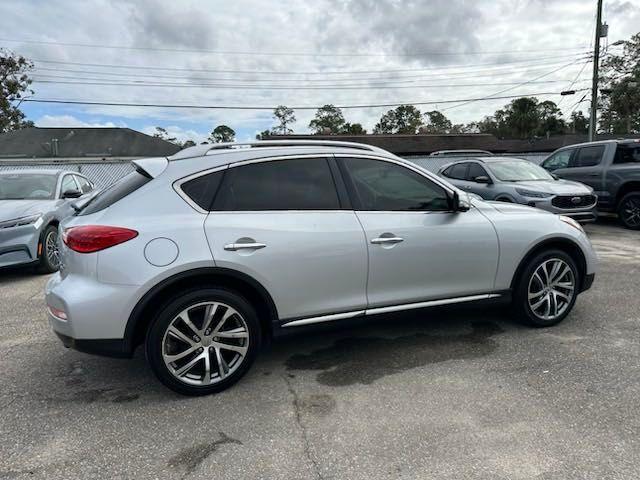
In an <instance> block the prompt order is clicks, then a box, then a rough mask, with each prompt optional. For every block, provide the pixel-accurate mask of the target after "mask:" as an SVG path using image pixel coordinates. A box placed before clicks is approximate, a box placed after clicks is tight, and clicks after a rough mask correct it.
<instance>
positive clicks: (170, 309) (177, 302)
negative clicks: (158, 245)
mask: <svg viewBox="0 0 640 480" xmlns="http://www.w3.org/2000/svg"><path fill="white" fill-rule="evenodd" d="M203 302H217V303H218V302H219V303H222V304H225V305H226V306H229V307H231V308H232V309H234V310H236V312H237V313H238V314H239V316H240V319H241V320H244V324H245V325H246V331H247V334H248V335H247V339H246V341H247V342H248V348H247V349H246V354H245V355H244V357H243V358H241V360H238V362H239V364H238V365H237V366H234V368H235V370H233V371H232V372H231V373H229V374H228V375H227V376H226V377H224V378H218V380H217V381H216V383H211V384H208V385H193V384H189V383H185V382H186V381H188V379H185V380H179V379H178V378H176V376H175V375H174V374H173V373H172V372H171V371H170V369H169V368H170V367H168V366H167V365H166V364H165V360H164V357H163V352H164V351H166V350H165V348H166V344H165V340H166V339H165V335H168V334H167V330H168V329H169V327H170V326H171V325H172V324H173V325H174V326H175V323H174V320H175V319H176V317H178V314H180V313H181V312H183V311H184V310H185V309H187V308H192V309H193V310H190V312H189V314H190V315H191V313H192V312H193V315H194V318H193V321H192V323H193V325H194V326H195V327H196V328H198V329H204V325H203V324H199V323H198V322H197V320H198V319H197V318H195V317H197V313H198V309H200V308H205V307H198V306H197V305H198V304H201V303H203ZM223 308H224V307H223ZM225 311H226V309H225V310H223V312H225ZM230 318H232V320H233V321H238V317H237V316H234V317H230ZM190 320H191V318H190ZM203 321H204V320H203ZM183 331H185V330H184V326H183ZM186 331H187V332H188V330H186ZM202 333H204V332H201V337H202V338H201V340H202V344H203V345H204V346H200V347H199V349H200V350H204V352H202V353H200V354H199V353H198V350H197V351H195V352H193V353H194V357H196V356H198V354H199V355H201V356H202V355H208V361H209V365H210V369H211V371H212V372H213V369H214V362H215V369H216V372H215V373H216V375H218V373H217V372H218V370H217V369H218V365H220V363H222V364H225V365H226V363H225V362H224V361H223V362H218V360H217V353H218V351H215V350H213V349H214V347H213V346H208V347H207V344H206V343H204V342H208V341H211V338H210V339H208V340H206V337H205V335H203V334H202ZM167 338H168V337H167ZM198 338H200V337H198ZM171 341H175V339H174V338H173V337H172V339H171ZM227 341H228V340H227ZM234 341H235V340H234ZM238 341H239V342H245V340H244V339H242V340H238ZM260 341H261V332H260V322H259V321H258V317H257V315H256V312H255V309H254V308H253V307H252V306H251V304H250V303H249V302H247V301H246V300H245V299H244V298H243V297H242V296H240V295H238V294H237V293H235V292H232V291H229V290H224V289H221V288H216V287H205V288H198V289H194V290H190V291H187V292H181V293H179V294H177V295H175V296H174V298H172V299H170V300H169V301H168V302H167V303H166V304H165V305H164V306H162V307H160V309H159V311H158V313H157V315H156V318H155V319H154V320H153V322H152V324H151V326H150V327H149V330H148V332H147V337H146V341H145V352H146V356H147V361H148V362H149V364H150V366H151V369H152V370H153V372H154V374H155V375H156V377H158V379H159V380H160V382H162V383H163V384H164V385H165V386H167V387H168V388H170V389H171V390H173V391H175V392H177V393H180V394H182V395H191V396H198V395H209V394H211V393H216V392H220V391H222V390H226V389H227V388H229V387H230V386H232V385H233V384H234V383H236V382H237V381H238V380H240V378H242V376H243V375H244V374H245V373H246V372H247V371H248V370H249V367H250V366H251V364H252V363H253V361H254V359H255V356H256V354H257V352H258V350H259V348H260ZM178 343H179V341H178ZM183 345H184V347H185V350H188V349H189V348H186V347H187V345H188V344H187V343H186V342H184V341H183ZM198 345H200V343H199V344H198ZM245 345H247V344H245ZM212 350H213V352H212ZM207 352H212V353H207ZM168 353H170V352H168ZM232 355H233V352H232ZM237 355H238V358H240V354H237ZM188 362H189V357H186V358H185V363H188ZM204 365H205V359H204V358H203V359H202V364H201V363H200V361H198V362H197V364H196V367H194V368H195V369H196V370H197V369H204V368H205V367H204ZM177 368H179V367H177ZM220 368H223V367H220ZM189 371H192V370H189ZM189 371H187V374H188V373H189ZM182 378H185V377H182ZM203 378H205V377H204V373H203Z"/></svg>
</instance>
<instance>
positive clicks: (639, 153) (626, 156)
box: [613, 145, 640, 163]
mask: <svg viewBox="0 0 640 480" xmlns="http://www.w3.org/2000/svg"><path fill="white" fill-rule="evenodd" d="M613 163H640V145H618V148H616V156H615V157H614V159H613Z"/></svg>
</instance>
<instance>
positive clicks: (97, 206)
mask: <svg viewBox="0 0 640 480" xmlns="http://www.w3.org/2000/svg"><path fill="white" fill-rule="evenodd" d="M150 181H151V179H150V178H149V177H147V176H146V175H142V174H141V173H138V172H137V171H136V172H131V173H130V174H129V175H126V176H124V177H122V178H121V179H120V180H118V181H117V182H116V183H114V184H113V185H111V186H110V187H108V188H106V189H105V190H103V191H101V192H100V193H98V194H97V195H96V196H95V197H93V198H92V199H91V200H90V201H89V202H88V203H87V204H85V206H84V208H83V209H82V210H81V211H80V213H79V214H78V215H89V214H92V213H95V212H99V211H100V210H104V209H105V208H107V207H110V206H111V205H113V204H114V203H116V202H117V201H118V200H121V199H123V198H124V197H126V196H127V195H129V194H130V193H132V192H135V191H136V190H137V189H139V188H140V187H141V186H143V185H144V184H145V183H147V182H150Z"/></svg>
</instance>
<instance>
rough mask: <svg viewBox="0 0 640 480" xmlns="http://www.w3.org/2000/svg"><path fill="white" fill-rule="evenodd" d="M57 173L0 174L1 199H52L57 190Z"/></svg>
mask: <svg viewBox="0 0 640 480" xmlns="http://www.w3.org/2000/svg"><path fill="white" fill-rule="evenodd" d="M56 180H57V177H56V176H55V175H47V174H44V173H19V174H0V200H50V199H53V198H54V195H55V192H56Z"/></svg>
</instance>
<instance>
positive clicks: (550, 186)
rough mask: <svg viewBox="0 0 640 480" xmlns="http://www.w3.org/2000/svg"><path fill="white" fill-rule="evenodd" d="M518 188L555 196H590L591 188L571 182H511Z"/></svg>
mask: <svg viewBox="0 0 640 480" xmlns="http://www.w3.org/2000/svg"><path fill="white" fill-rule="evenodd" d="M509 183H510V184H511V185H513V186H514V187H516V188H524V189H525V190H532V191H534V192H545V193H552V194H554V195H589V194H591V193H593V189H592V188H591V187H587V186H586V185H584V184H582V183H578V182H572V181H570V180H538V181H528V182H509Z"/></svg>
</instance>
